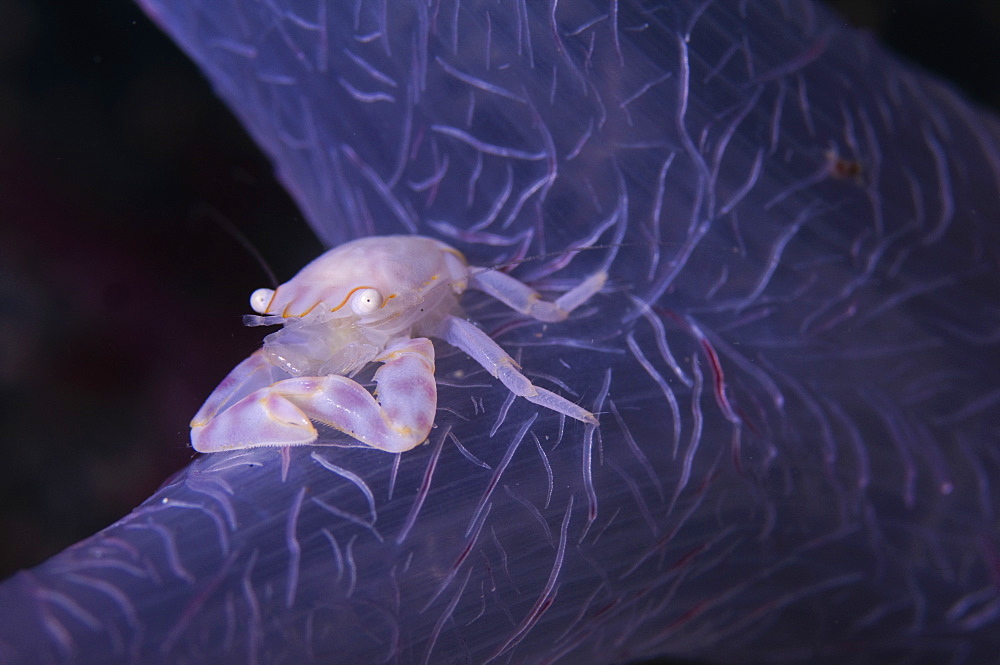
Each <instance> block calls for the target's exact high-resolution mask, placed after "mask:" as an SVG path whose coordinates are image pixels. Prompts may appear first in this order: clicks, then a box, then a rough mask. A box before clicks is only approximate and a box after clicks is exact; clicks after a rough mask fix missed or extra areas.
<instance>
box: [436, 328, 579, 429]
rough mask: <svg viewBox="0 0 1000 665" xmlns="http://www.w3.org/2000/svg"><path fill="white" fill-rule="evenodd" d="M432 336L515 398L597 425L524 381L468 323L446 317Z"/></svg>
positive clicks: (514, 365)
mask: <svg viewBox="0 0 1000 665" xmlns="http://www.w3.org/2000/svg"><path fill="white" fill-rule="evenodd" d="M436 336H437V337H440V338H441V339H443V340H444V341H446V342H448V343H449V344H451V345H452V346H456V347H458V348H460V349H462V350H463V351H465V352H466V353H468V354H469V355H470V356H472V359H473V360H475V361H476V362H477V363H479V364H480V365H482V366H483V367H484V368H485V369H486V371H488V372H489V373H490V374H492V375H493V376H494V377H496V378H498V379H500V382H501V383H503V384H504V385H505V386H507V388H508V389H510V391H511V392H512V393H514V394H515V395H519V396H520V397H523V398H524V399H526V400H528V401H529V402H533V403H535V404H538V405H539V406H544V407H545V408H546V409H552V410H553V411H556V412H558V413H562V414H565V415H567V416H569V417H570V418H575V419H576V420H579V421H581V422H585V423H588V424H590V425H596V424H598V423H597V418H595V417H594V414H592V413H591V412H590V411H587V410H586V409H584V408H583V407H581V406H578V405H576V404H574V403H573V402H571V401H569V400H568V399H566V398H565V397H560V396H559V395H557V394H555V393H554V392H552V391H551V390H546V389H545V388H539V387H538V386H536V385H535V384H533V383H532V382H531V381H530V380H529V379H528V377H526V376H525V375H524V374H521V372H520V371H519V369H518V365H517V363H516V362H514V359H513V358H511V357H510V356H509V355H507V352H506V351H504V350H503V349H502V348H500V345H498V344H497V343H496V342H494V341H493V339H492V338H491V337H490V336H489V335H487V334H486V333H484V332H483V331H482V330H480V329H479V328H477V327H476V326H475V325H473V324H472V323H469V322H468V321H465V320H463V319H460V318H458V317H457V316H448V317H446V318H445V319H444V320H443V321H442V322H441V325H440V327H439V328H438V331H437V334H436Z"/></svg>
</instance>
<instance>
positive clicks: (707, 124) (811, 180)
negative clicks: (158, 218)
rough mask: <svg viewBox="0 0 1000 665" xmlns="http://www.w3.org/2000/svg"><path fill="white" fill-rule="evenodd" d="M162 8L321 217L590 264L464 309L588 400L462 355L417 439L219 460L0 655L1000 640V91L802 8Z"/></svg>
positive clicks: (841, 655) (65, 582)
mask: <svg viewBox="0 0 1000 665" xmlns="http://www.w3.org/2000/svg"><path fill="white" fill-rule="evenodd" d="M141 4H142V5H143V7H144V8H145V10H146V11H147V12H148V13H149V15H150V16H151V17H153V18H154V20H156V21H157V22H158V23H159V24H160V25H161V26H162V27H163V29H164V30H166V31H167V32H168V33H170V34H171V35H172V36H173V37H174V39H176V40H177V42H178V43H179V44H180V45H181V46H182V47H183V48H184V49H185V50H186V51H187V52H188V54H189V55H190V56H191V57H192V58H193V59H194V60H195V61H197V62H198V64H199V65H200V66H201V67H202V68H203V69H204V71H205V73H206V75H207V76H208V77H209V78H210V79H211V80H212V81H213V83H214V84H215V86H216V89H217V90H218V92H219V94H220V95H221V96H222V97H223V98H225V99H226V101H227V102H228V103H229V104H230V105H231V107H232V108H233V110H234V112H235V113H236V114H237V115H238V116H239V117H240V119H241V120H242V121H243V123H244V124H245V125H246V127H247V128H248V129H249V131H250V132H251V133H252V134H253V136H254V137H255V139H256V140H257V141H258V142H259V143H260V145H261V146H262V147H263V149H264V150H265V151H266V152H267V153H268V154H269V155H270V156H271V157H272V158H273V160H274V162H275V165H276V168H277V171H278V175H279V177H280V178H281V180H282V181H283V182H284V183H285V185H286V186H287V187H288V189H289V190H290V191H291V192H292V194H293V195H294V196H295V198H296V199H297V201H298V203H299V205H300V206H301V207H302V210H303V212H304V213H305V214H306V215H307V217H308V218H309V220H310V222H311V223H312V225H313V227H314V228H315V229H316V231H317V233H318V234H319V235H320V236H321V238H322V239H323V240H324V241H325V242H326V243H327V244H330V245H333V244H337V243H340V242H343V241H345V240H348V239H352V238H355V237H359V236H364V235H371V234H388V233H406V232H417V233H420V234H423V235H430V236H433V237H438V238H441V239H442V240H445V241H446V242H448V243H450V244H453V245H454V246H455V247H456V248H458V249H459V250H461V251H462V252H464V253H465V254H466V255H467V256H468V257H469V259H470V261H472V262H473V263H475V264H477V265H492V264H497V263H502V262H506V261H511V260H516V259H520V258H523V257H533V256H537V255H540V254H546V256H545V257H544V258H542V259H537V260H531V261H528V262H526V263H525V264H523V265H518V266H516V267H515V268H514V269H513V273H514V274H515V275H516V276H518V277H519V278H520V279H524V280H530V281H532V283H533V285H534V286H536V287H537V288H540V289H543V290H545V291H547V292H558V291H561V290H565V287H566V286H567V285H572V284H574V283H575V281H578V280H579V279H581V278H582V277H584V276H586V275H589V274H592V273H593V272H594V271H595V270H598V269H601V268H605V269H607V271H608V273H609V274H610V279H609V282H608V285H607V286H606V287H605V289H604V290H603V292H602V293H600V294H598V295H597V296H595V297H594V299H593V301H592V302H588V303H587V304H586V305H585V306H583V307H581V308H580V309H579V310H578V311H577V312H575V313H574V314H573V315H572V316H571V317H570V318H569V320H567V321H565V322H561V323H558V324H543V323H539V322H536V321H526V320H525V317H523V316H520V315H516V314H512V313H510V312H509V311H507V310H506V309H505V308H503V307H502V306H500V305H497V304H496V303H492V302H491V301H490V300H489V299H488V298H485V297H478V296H476V295H475V294H469V295H467V296H466V297H465V298H464V300H463V303H464V305H465V307H466V311H467V314H468V316H469V318H470V319H472V320H473V321H475V322H477V323H478V324H479V325H481V326H482V327H483V328H484V329H485V330H486V331H487V332H489V333H490V334H491V335H493V336H495V337H496V338H497V339H498V341H499V342H500V343H501V344H502V345H503V347H504V348H505V349H508V350H509V351H510V352H511V354H512V355H513V356H514V357H515V359H517V360H518V362H519V363H520V364H521V366H522V367H523V368H525V371H526V373H527V374H528V375H529V377H530V378H531V379H532V381H535V382H538V383H539V385H543V386H547V387H550V388H551V389H553V390H559V391H561V393H562V394H564V395H567V396H570V397H571V398H572V399H574V401H578V402H579V403H580V404H581V405H582V406H583V407H585V408H587V409H590V410H593V411H594V412H595V413H597V414H598V417H599V418H600V423H601V424H600V426H599V427H598V428H596V429H595V428H593V427H591V426H585V425H583V424H581V423H579V422H576V421H572V420H569V419H566V418H562V417H560V416H559V415H558V414H556V413H553V412H552V411H549V410H546V409H541V408H539V407H536V406H533V405H531V404H529V403H527V402H525V401H524V400H514V401H508V395H509V393H508V391H507V390H506V389H505V388H504V387H503V386H501V385H499V384H498V383H497V382H496V381H494V380H493V379H492V377H490V376H488V375H487V374H486V373H485V372H483V371H482V370H481V369H480V368H479V367H478V366H477V365H475V364H474V363H473V362H472V361H471V360H470V359H469V358H468V357H466V356H465V355H464V354H461V353H448V352H443V353H441V354H440V356H439V358H438V362H437V368H436V376H437V379H438V382H439V383H438V385H439V392H440V401H439V405H438V407H439V408H438V413H437V417H436V430H434V431H432V432H431V436H430V443H429V444H428V445H423V446H420V447H418V448H416V449H414V450H412V451H409V452H407V453H404V454H403V455H401V456H395V455H391V454H386V453H383V452H380V451H377V450H372V449H368V448H364V447H357V446H355V445H353V444H352V443H351V442H350V441H349V440H348V439H346V438H345V437H339V438H338V437H337V436H336V435H335V434H331V433H329V432H328V433H326V434H325V435H324V437H323V438H321V441H320V442H321V443H324V444H326V445H327V447H326V448H324V449H323V450H322V451H320V452H318V453H317V449H316V448H312V447H304V448H298V449H293V450H291V451H290V452H285V453H284V454H285V455H287V457H286V458H284V461H287V463H288V466H287V477H285V475H284V469H283V453H282V451H280V450H275V449H266V448H261V449H253V450H243V451H237V452H234V453H227V454H213V455H206V456H202V457H200V458H198V459H196V460H195V461H194V462H193V463H192V464H191V465H190V466H189V467H188V468H187V469H186V470H185V471H184V472H182V473H180V474H178V475H177V476H176V477H174V478H173V479H172V480H171V481H170V482H169V483H168V484H166V485H165V486H164V487H162V488H161V489H160V490H159V491H158V492H157V493H156V494H155V495H154V496H153V497H151V498H150V499H149V500H148V501H147V502H146V503H144V504H143V505H142V506H140V507H139V508H137V509H136V510H135V511H134V512H133V513H132V514H131V515H129V516H128V517H126V518H125V519H123V520H121V521H120V522H118V523H117V524H115V525H112V526H111V527H109V528H107V529H106V530H104V531H102V532H101V533H99V534H97V535H95V536H93V537H92V538H90V539H88V540H86V541H83V542H81V543H79V544H78V545H76V546H74V547H71V548H69V549H68V550H66V551H65V552H63V553H62V554H60V555H58V556H56V557H54V558H52V559H51V560H49V561H48V562H46V563H45V564H43V565H41V566H39V567H38V568H36V569H34V570H32V571H29V572H23V573H20V574H18V575H16V576H15V577H13V578H11V579H10V580H8V581H7V582H5V584H4V585H3V586H2V587H0V661H3V662H5V663H35V662H76V663H99V662H130V661H131V662H143V663H178V662H191V663H230V662H246V663H326V662H354V663H377V662H391V663H448V662H471V663H486V662H495V663H555V662H564V663H570V662H572V663H594V664H600V663H612V662H622V661H627V660H629V659H636V658H642V657H652V656H657V655H668V656H674V657H683V658H688V659H701V660H705V661H714V662H739V663H764V662H767V663H774V662H794V663H802V662H808V663H838V664H839V663H845V662H850V663H880V664H881V663H942V662H947V663H969V664H980V663H998V662H1000V656H998V654H1000V536H998V533H1000V530H998V521H997V520H998V514H1000V505H998V503H1000V501H998V499H1000V496H998V490H997V483H998V482H1000V445H998V443H1000V441H998V437H1000V433H998V429H997V423H998V422H1000V387H998V384H997V380H996V377H997V375H998V372H997V370H998V369H1000V353H998V344H1000V305H998V298H997V294H998V290H997V284H998V270H997V265H998V258H1000V256H998V248H1000V238H998V234H1000V224H998V223H997V222H998V220H997V216H998V214H1000V213H998V211H1000V150H998V139H1000V125H998V123H997V121H996V119H994V118H992V117H987V116H985V115H983V114H981V113H980V112H978V111H976V110H975V109H972V108H970V107H969V105H968V104H966V103H965V102H964V101H962V100H961V99H959V98H958V97H957V96H956V95H955V94H954V93H952V92H951V91H950V90H948V89H947V88H945V87H943V86H942V85H941V84H939V83H937V82H935V81H933V80H931V79H928V78H927V77H925V76H924V75H922V74H920V73H917V72H914V71H912V70H911V69H909V68H907V67H906V66H904V65H902V64H900V63H899V62H898V61H897V60H895V59H894V58H892V57H890V56H888V55H886V54H885V53H884V52H883V51H882V50H881V49H880V48H879V47H878V46H876V45H874V44H873V43H872V42H871V40H870V39H868V38H866V37H864V36H861V35H858V34H857V33H855V32H852V31H849V30H846V29H844V28H842V27H840V24H839V23H838V22H837V21H836V20H834V19H832V18H831V17H830V16H828V15H827V13H826V12H824V11H822V10H820V9H819V8H817V7H815V6H814V5H812V4H811V3H807V2H800V1H793V0H786V1H783V2H779V1H777V0H774V1H767V0H765V1H760V2H719V3H711V2H698V3H695V2H683V1H680V0H678V1H675V2H670V3H663V5H646V4H639V3H617V2H612V3H590V2H575V3H570V2H562V3H556V2H552V3H545V4H542V3H482V4H479V5H476V4H465V3H463V4H459V3H457V2H449V3H444V4H432V5H430V6H428V5H427V4H425V3H421V2H412V3H411V2H398V3H391V4H387V3H375V2H373V3H368V2H354V3H341V4H340V5H336V4H331V3H325V2H316V3H313V2H291V1H288V0H273V1H270V2H249V1H246V2H239V1H237V0H221V1H218V2H196V1H195V0H188V1H187V2H180V1H179V0H171V1H169V2H168V1H166V0H144V1H143V2H142V3H141ZM589 246H593V247H595V248H594V249H592V250H589V251H573V250H579V249H580V248H583V247H589ZM552 253H554V254H552ZM550 383H551V384H552V385H551V386H549V385H548V384H550ZM338 444H340V445H338Z"/></svg>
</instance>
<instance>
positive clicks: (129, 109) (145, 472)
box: [0, 0, 1000, 579]
mask: <svg viewBox="0 0 1000 665" xmlns="http://www.w3.org/2000/svg"><path fill="white" fill-rule="evenodd" d="M205 1H209V0H205ZM831 4H833V5H835V6H836V7H837V8H838V9H840V10H842V11H845V12H850V17H851V18H850V19H849V20H850V21H851V22H853V23H855V24H857V25H864V26H867V27H868V28H869V29H871V30H873V31H874V32H876V33H877V34H878V35H879V38H880V39H882V40H883V41H884V42H886V43H888V44H889V45H890V46H892V47H893V48H895V49H897V50H898V51H900V52H902V53H905V54H906V55H907V56H908V57H910V58H912V59H915V60H918V61H921V62H923V63H924V64H925V65H926V66H927V67H928V68H930V69H932V70H933V71H936V72H938V73H940V74H941V75H943V76H947V77H949V78H951V79H952V80H954V81H955V82H956V83H957V84H958V85H960V86H962V87H964V88H965V89H966V91H967V92H968V93H969V94H970V95H971V96H973V97H974V98H977V99H979V100H981V101H982V102H983V103H986V104H991V105H993V106H994V108H996V107H997V106H1000V78H998V74H997V69H998V67H1000V66H998V63H1000V43H998V41H997V36H998V35H1000V3H997V2H996V1H995V0H981V1H959V0H896V1H889V0H885V1H878V0H870V1H868V2H862V1H860V0H857V1H854V2H850V1H847V0H843V1H838V2H831ZM247 243H249V245H250V246H252V247H254V248H256V250H257V251H259V253H260V254H261V255H263V257H265V259H266V261H267V262H268V263H269V264H270V265H271V266H272V267H273V269H274V272H275V273H276V274H277V275H278V278H279V280H284V279H287V278H289V277H291V276H292V274H294V273H295V271H296V270H297V269H298V268H300V267H301V266H302V265H304V264H305V263H306V262H307V261H308V260H310V259H312V258H313V257H314V256H316V255H317V254H318V253H319V252H320V251H321V249H322V248H321V246H320V244H319V242H318V241H317V240H316V239H315V237H314V236H313V235H312V233H311V231H310V230H309V229H308V228H307V226H306V224H305V222H304V221H303V219H302V218H301V216H300V214H299V213H298V211H297V210H296V209H295V207H294V205H293V204H292V202H291V200H290V199H289V198H288V196H287V195H286V194H285V193H284V191H283V190H282V189H281V187H280V186H279V185H278V184H277V182H276V181H275V180H274V178H273V176H272V170H271V166H270V164H269V163H268V162H267V160H266V159H265V158H264V157H263V156H262V155H261V154H260V153H259V151H258V150H257V148H256V147H255V146H254V145H253V144H252V143H251V142H250V140H249V139H248V138H247V137H246V135H245V134H244V133H243V131H242V129H241V128H240V127H239V125H238V124H237V123H236V121H235V120H234V119H233V117H232V116H231V115H230V114H229V112H228V111H227V110H226V109H225V107H223V105H222V104H221V102H219V101H218V100H217V99H216V98H215V97H214V95H213V94H212V92H211V89H210V88H209V86H208V84H207V83H206V82H205V81H204V80H203V79H202V78H201V76H200V74H199V72H198V71H197V69H196V68H195V67H194V65H192V64H191V63H190V62H189V61H188V60H186V58H185V57H184V56H183V55H182V54H181V53H180V51H179V50H178V49H177V48H176V47H175V46H174V45H173V43H172V42H170V41H169V40H168V39H167V38H166V37H165V36H164V35H163V34H161V33H160V32H159V31H158V30H157V29H156V28H155V27H154V26H153V25H151V24H150V23H149V21H148V20H147V19H146V18H145V16H144V15H143V14H142V13H141V12H140V11H139V10H138V8H137V7H135V6H134V5H132V4H131V2H129V1H128V0H106V1H98V0H90V1H77V2H67V1H65V0H33V1H31V0H0V455H2V462H0V579H3V578H4V577H7V576H8V575H10V574H11V573H13V572H14V571H16V570H18V569H20V568H25V567H30V566H34V565H36V564H38V563H40V562H41V561H43V560H44V559H46V558H47V557H49V556H51V555H53V554H55V553H57V552H58V551H60V550H61V549H63V548H64V547H66V546H68V545H70V544H72V543H73V542H76V541H77V540H80V539H81V538H84V537H86V536H88V535H90V534H92V533H93V532H95V531H97V530H99V529H101V528H103V527H105V526H107V525H108V524H110V523H112V522H113V521H115V520H116V519H118V518H120V517H121V516H123V515H125V514H126V513H128V512H129V511H130V510H131V509H132V508H133V507H134V506H136V505H137V504H138V503H140V502H141V501H142V500H143V499H145V498H146V497H147V496H148V495H149V494H150V493H152V492H153V491H154V490H155V489H156V488H157V486H159V485H160V483H162V482H163V481H164V480H165V479H166V478H167V477H169V476H170V475H171V474H172V473H173V472H174V471H176V470H178V469H180V468H182V467H183V466H184V465H185V464H186V463H187V462H188V461H189V460H190V459H191V458H192V456H193V451H192V450H191V449H190V447H189V446H188V421H189V420H190V417H191V416H192V415H193V414H194V412H195V411H196V410H197V408H198V407H199V406H200V405H201V402H202V400H204V398H205V397H206V396H207V395H208V394H209V392H210V391H211V390H212V388H213V387H214V386H215V385H216V383H218V381H219V380H220V379H221V378H222V377H223V376H225V374H226V373H227V372H228V371H229V369H231V368H232V366H233V365H235V364H236V363H237V362H239V361H240V360H241V359H243V358H244V357H245V356H246V355H248V354H249V353H250V352H251V351H252V350H253V349H254V348H255V347H256V345H257V344H259V341H260V337H261V334H260V331H259V330H253V329H250V330H248V329H245V328H243V327H242V326H241V325H240V316H241V315H242V314H243V313H245V312H247V311H248V307H247V304H246V303H247V298H248V297H249V294H250V292H251V291H252V290H253V289H254V288H257V287H259V286H268V285H270V280H269V279H268V277H267V276H266V272H265V270H264V269H263V268H262V267H261V266H260V265H259V264H258V263H257V262H256V261H255V260H254V258H253V256H252V254H251V252H250V251H248V250H247V249H246V247H245V245H246V244H247Z"/></svg>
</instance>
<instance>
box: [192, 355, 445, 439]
mask: <svg viewBox="0 0 1000 665" xmlns="http://www.w3.org/2000/svg"><path fill="white" fill-rule="evenodd" d="M375 360H376V361H377V362H382V363H384V364H383V365H382V367H380V368H379V369H378V371H377V372H375V382H376V384H377V390H376V394H377V395H378V397H379V400H378V401H376V400H375V398H374V397H373V396H372V394H371V393H369V392H368V391H367V390H366V389H365V388H364V386H362V385H360V384H359V383H357V382H356V381H354V380H352V379H349V378H347V377H345V376H339V375H336V374H331V375H329V376H323V377H299V378H294V379H285V380H284V381H278V382H277V383H274V384H272V385H270V386H268V387H267V388H262V389H261V390H258V391H256V392H255V393H253V394H251V395H248V396H247V397H245V398H244V399H242V400H240V401H239V402H237V403H236V404H234V405H233V406H231V407H230V408H229V409H227V410H226V411H224V412H222V413H221V414H219V416H218V417H216V418H215V419H214V420H212V421H211V422H209V423H208V424H207V425H205V426H204V427H202V428H199V429H198V430H195V429H192V431H191V441H192V444H193V445H194V448H195V450H198V451H199V452H218V451H222V450H232V449H238V448H251V447H255V446H295V445H303V444H309V443H312V442H313V441H315V440H316V438H317V432H316V428H315V427H313V425H312V423H311V422H310V420H316V421H319V422H322V423H325V424H327V425H329V426H330V427H333V428H334V429H337V430H340V431H342V432H345V433H347V434H349V435H351V436H352V437H354V438H356V439H358V440H360V441H362V442H363V443H366V444H368V445H369V446H372V447H373V448H378V449H380V450H385V451H387V452H393V453H398V452H403V451H405V450H409V449H411V448H414V447H416V446H417V445H419V444H420V443H422V442H423V441H425V440H426V439H427V435H428V434H429V433H430V430H431V425H433V423H434V416H435V413H436V410H437V383H436V382H435V380H434V346H433V345H432V344H431V342H430V340H428V339H425V338H417V339H405V340H401V341H398V342H395V343H393V344H390V345H389V346H388V347H387V348H386V350H385V352H384V353H383V354H382V355H381V356H379V357H378V358H376V359H375ZM380 403H381V404H380Z"/></svg>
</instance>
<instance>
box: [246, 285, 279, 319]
mask: <svg viewBox="0 0 1000 665" xmlns="http://www.w3.org/2000/svg"><path fill="white" fill-rule="evenodd" d="M273 297H274V291H273V290H272V289H257V290H256V291H254V292H253V293H251V294H250V309H252V310H253V311H255V312H257V313H258V314H263V313H264V312H265V311H266V310H267V306H268V305H270V304H271V298H273Z"/></svg>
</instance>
